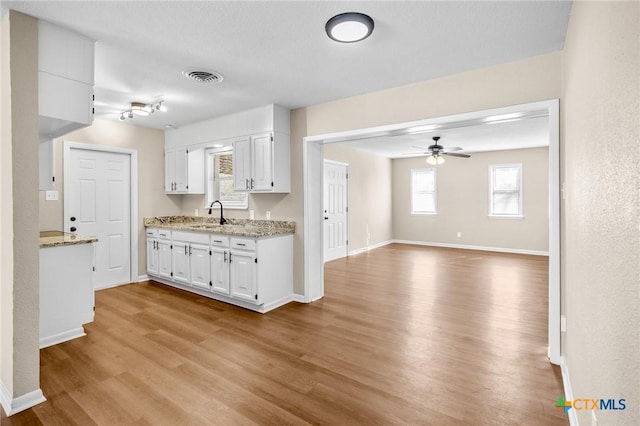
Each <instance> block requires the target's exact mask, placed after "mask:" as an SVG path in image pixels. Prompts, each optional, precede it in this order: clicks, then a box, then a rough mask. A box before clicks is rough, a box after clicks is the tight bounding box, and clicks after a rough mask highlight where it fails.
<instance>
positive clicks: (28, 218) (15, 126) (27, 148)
mask: <svg viewBox="0 0 640 426" xmlns="http://www.w3.org/2000/svg"><path fill="white" fill-rule="evenodd" d="M1 83H2V92H1V94H2V101H1V102H2V121H1V123H2V130H1V136H2V140H1V144H0V163H1V164H2V168H1V169H0V170H1V171H0V199H1V200H2V201H0V202H1V203H2V204H0V259H1V262H2V268H1V272H0V310H1V312H0V319H1V322H2V325H1V326H0V333H2V335H1V336H0V344H1V348H0V363H1V364H2V365H1V367H0V370H1V371H0V374H1V375H0V379H1V382H2V384H3V385H4V387H5V388H6V389H7V390H8V392H9V393H10V394H11V396H12V397H13V398H16V397H19V396H22V395H24V394H27V393H29V392H32V391H36V390H38V389H39V387H40V386H39V383H40V363H39V361H40V352H39V349H38V348H39V324H38V323H39V316H40V313H39V308H38V307H39V235H38V229H37V228H36V227H35V226H34V224H35V223H36V222H37V220H38V212H37V210H36V209H35V208H34V206H35V205H36V203H37V192H38V161H37V158H38V90H37V87H38V25H37V20H36V19H34V18H32V17H29V16H26V15H22V14H20V13H16V12H13V11H11V12H9V13H8V14H6V15H5V16H4V17H3V18H2V78H1Z"/></svg>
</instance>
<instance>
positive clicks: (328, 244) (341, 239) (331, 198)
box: [323, 160, 349, 262]
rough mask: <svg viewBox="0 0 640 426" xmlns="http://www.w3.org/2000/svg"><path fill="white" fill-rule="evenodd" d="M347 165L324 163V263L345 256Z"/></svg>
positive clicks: (347, 233) (346, 238)
mask: <svg viewBox="0 0 640 426" xmlns="http://www.w3.org/2000/svg"><path fill="white" fill-rule="evenodd" d="M348 167H349V166H348V165H347V164H343V163H337V162H333V161H329V160H325V161H324V180H323V182H324V216H323V218H324V244H323V247H324V261H325V262H328V261H330V260H334V259H339V258H341V257H345V256H347V242H348V241H347V240H348V238H349V228H348V208H347V188H348V186H347V182H348V174H347V173H348Z"/></svg>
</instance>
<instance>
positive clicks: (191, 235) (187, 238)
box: [173, 231, 211, 245]
mask: <svg viewBox="0 0 640 426" xmlns="http://www.w3.org/2000/svg"><path fill="white" fill-rule="evenodd" d="M210 236H211V234H209V233H206V232H182V231H173V241H184V242H187V243H200V244H206V245H209V239H210Z"/></svg>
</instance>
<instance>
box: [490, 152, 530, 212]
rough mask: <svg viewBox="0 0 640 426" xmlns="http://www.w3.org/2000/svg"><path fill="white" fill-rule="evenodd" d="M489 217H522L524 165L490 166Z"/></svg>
mask: <svg viewBox="0 0 640 426" xmlns="http://www.w3.org/2000/svg"><path fill="white" fill-rule="evenodd" d="M489 216H496V217H522V164H499V165H493V166H489Z"/></svg>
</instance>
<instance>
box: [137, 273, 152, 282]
mask: <svg viewBox="0 0 640 426" xmlns="http://www.w3.org/2000/svg"><path fill="white" fill-rule="evenodd" d="M150 279H151V278H149V275H146V274H145V275H139V276H138V280H137V281H136V282H137V283H141V282H143V281H149V280H150Z"/></svg>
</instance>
